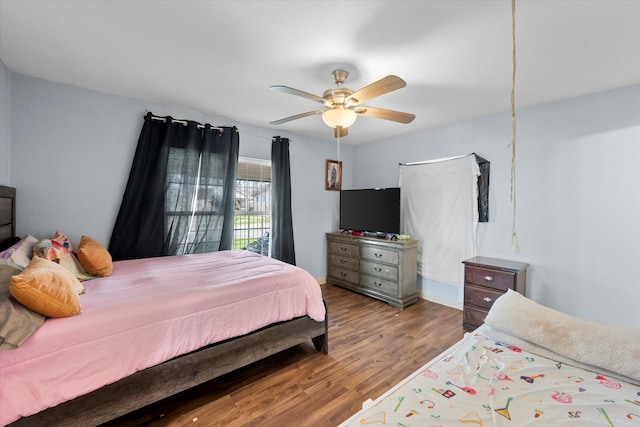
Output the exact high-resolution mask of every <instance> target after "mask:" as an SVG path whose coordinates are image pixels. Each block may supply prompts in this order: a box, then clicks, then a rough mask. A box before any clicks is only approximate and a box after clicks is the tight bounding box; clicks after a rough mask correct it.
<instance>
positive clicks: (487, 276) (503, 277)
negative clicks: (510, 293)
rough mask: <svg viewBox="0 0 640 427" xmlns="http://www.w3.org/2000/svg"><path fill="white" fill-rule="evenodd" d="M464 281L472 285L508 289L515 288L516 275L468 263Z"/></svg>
mask: <svg viewBox="0 0 640 427" xmlns="http://www.w3.org/2000/svg"><path fill="white" fill-rule="evenodd" d="M464 281H465V283H469V284H472V285H480V286H486V287H488V288H493V289H500V290H503V291H506V290H507V289H514V288H515V284H516V275H515V274H514V273H510V272H506V271H497V270H489V269H485V268H481V267H472V266H469V265H468V266H467V267H466V268H465V270H464Z"/></svg>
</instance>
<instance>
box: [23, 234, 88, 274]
mask: <svg viewBox="0 0 640 427" xmlns="http://www.w3.org/2000/svg"><path fill="white" fill-rule="evenodd" d="M33 257H34V258H38V257H39V258H44V259H48V260H49V261H54V262H55V263H57V264H59V265H60V266H62V267H64V268H66V269H67V270H69V271H70V272H72V273H73V274H74V276H76V278H78V279H79V280H90V279H95V276H92V275H91V274H89V273H87V272H86V271H85V269H84V268H83V267H82V265H81V264H80V262H79V261H78V259H77V258H76V256H75V255H74V254H73V252H71V251H70V250H69V249H67V248H66V247H64V246H62V244H60V243H59V242H58V241H56V240H50V239H43V240H40V241H38V243H36V245H35V246H34V248H33Z"/></svg>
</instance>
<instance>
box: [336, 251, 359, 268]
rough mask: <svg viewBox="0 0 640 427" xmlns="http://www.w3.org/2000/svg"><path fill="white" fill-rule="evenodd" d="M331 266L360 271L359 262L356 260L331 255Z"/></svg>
mask: <svg viewBox="0 0 640 427" xmlns="http://www.w3.org/2000/svg"><path fill="white" fill-rule="evenodd" d="M331 265H335V266H337V267H343V268H348V269H350V270H359V269H360V260H358V258H349V257H345V256H341V255H333V254H332V255H331Z"/></svg>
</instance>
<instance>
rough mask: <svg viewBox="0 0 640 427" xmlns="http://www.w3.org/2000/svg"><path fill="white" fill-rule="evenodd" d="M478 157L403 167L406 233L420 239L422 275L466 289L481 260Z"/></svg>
mask: <svg viewBox="0 0 640 427" xmlns="http://www.w3.org/2000/svg"><path fill="white" fill-rule="evenodd" d="M479 175H480V169H479V167H478V163H477V162H476V158H475V156H474V155H470V156H465V157H461V158H454V159H446V160H443V161H434V162H425V163H422V164H414V165H401V166H400V188H401V209H402V219H401V220H402V229H403V230H404V231H403V232H404V233H405V234H409V235H410V236H411V237H412V238H414V239H418V240H420V245H419V247H418V274H420V275H421V276H423V277H426V278H427V279H431V280H436V281H438V282H443V283H450V284H455V285H460V284H461V283H462V281H463V266H462V264H461V262H462V261H464V260H465V259H467V258H470V257H472V256H474V255H475V251H476V228H477V224H478V176H479Z"/></svg>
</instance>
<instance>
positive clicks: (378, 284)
mask: <svg viewBox="0 0 640 427" xmlns="http://www.w3.org/2000/svg"><path fill="white" fill-rule="evenodd" d="M373 284H374V285H376V286H377V287H380V286H382V283H378V282H376V281H374V282H373Z"/></svg>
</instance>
